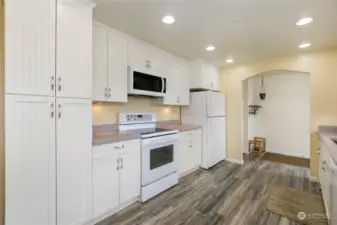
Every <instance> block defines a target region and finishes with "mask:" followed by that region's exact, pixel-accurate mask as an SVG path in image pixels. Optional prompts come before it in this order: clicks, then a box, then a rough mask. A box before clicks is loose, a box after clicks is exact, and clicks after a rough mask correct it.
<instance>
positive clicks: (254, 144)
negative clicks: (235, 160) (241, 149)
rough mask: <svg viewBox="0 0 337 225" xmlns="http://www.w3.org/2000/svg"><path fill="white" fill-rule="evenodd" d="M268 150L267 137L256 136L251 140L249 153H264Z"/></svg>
mask: <svg viewBox="0 0 337 225" xmlns="http://www.w3.org/2000/svg"><path fill="white" fill-rule="evenodd" d="M265 152H266V139H265V138H261V137H255V138H254V140H250V141H249V153H250V154H254V155H255V154H256V155H263V154H264V153H265Z"/></svg>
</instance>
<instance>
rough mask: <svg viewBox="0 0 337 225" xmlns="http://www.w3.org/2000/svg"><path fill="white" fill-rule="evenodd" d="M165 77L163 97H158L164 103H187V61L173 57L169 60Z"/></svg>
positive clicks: (188, 92) (188, 86)
mask: <svg viewBox="0 0 337 225" xmlns="http://www.w3.org/2000/svg"><path fill="white" fill-rule="evenodd" d="M169 65H170V67H169V69H168V74H167V75H166V79H167V92H166V95H165V97H164V98H163V99H159V103H160V104H164V105H189V104H190V83H189V69H188V64H187V62H185V61H183V60H178V59H177V58H173V57H172V60H171V61H170V62H169Z"/></svg>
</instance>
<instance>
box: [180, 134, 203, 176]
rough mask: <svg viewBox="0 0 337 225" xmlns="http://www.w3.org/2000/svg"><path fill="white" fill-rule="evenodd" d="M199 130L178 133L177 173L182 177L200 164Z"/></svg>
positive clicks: (200, 145) (200, 144)
mask: <svg viewBox="0 0 337 225" xmlns="http://www.w3.org/2000/svg"><path fill="white" fill-rule="evenodd" d="M201 140H202V138H201V130H200V129H198V130H193V131H186V132H180V133H179V144H178V150H177V151H176V152H177V154H178V173H179V176H184V175H186V174H187V173H189V172H192V171H193V170H194V169H196V168H198V167H199V166H200V164H201V150H202V149H201V148H202V143H201Z"/></svg>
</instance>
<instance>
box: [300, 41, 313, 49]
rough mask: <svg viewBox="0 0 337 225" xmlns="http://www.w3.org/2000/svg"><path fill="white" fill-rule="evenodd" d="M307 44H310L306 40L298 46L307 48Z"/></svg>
mask: <svg viewBox="0 0 337 225" xmlns="http://www.w3.org/2000/svg"><path fill="white" fill-rule="evenodd" d="M309 46H311V44H310V43H309V42H307V43H303V44H300V45H299V46H298V47H299V48H307V47H309Z"/></svg>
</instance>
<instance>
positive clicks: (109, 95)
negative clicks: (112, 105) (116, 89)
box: [109, 88, 111, 99]
mask: <svg viewBox="0 0 337 225" xmlns="http://www.w3.org/2000/svg"><path fill="white" fill-rule="evenodd" d="M110 98H111V88H109V99H110Z"/></svg>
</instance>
